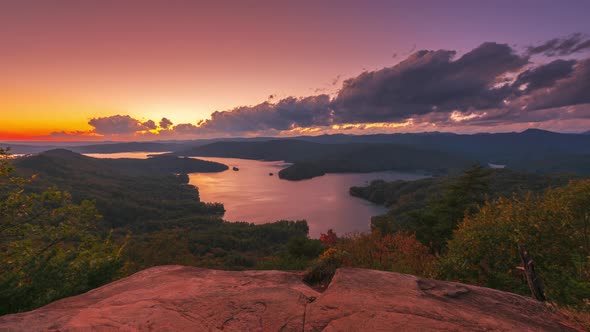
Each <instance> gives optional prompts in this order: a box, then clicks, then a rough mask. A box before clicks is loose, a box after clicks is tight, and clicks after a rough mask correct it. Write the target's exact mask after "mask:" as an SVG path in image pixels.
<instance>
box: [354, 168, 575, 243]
mask: <svg viewBox="0 0 590 332" xmlns="http://www.w3.org/2000/svg"><path fill="white" fill-rule="evenodd" d="M571 178H572V177H569V176H562V175H551V176H547V175H537V174H530V173H523V172H517V171H512V170H507V169H495V170H491V169H484V168H482V167H481V166H479V165H475V166H474V167H472V168H471V169H468V170H467V171H466V172H464V173H463V174H462V175H460V176H457V177H436V178H428V179H422V180H418V181H394V182H384V181H373V182H372V183H371V184H370V185H369V186H366V187H352V188H351V189H350V193H351V195H353V196H358V197H362V198H365V199H369V200H371V201H372V202H375V203H378V204H384V205H387V206H389V208H390V211H389V212H388V213H387V214H385V215H382V216H375V217H373V218H372V220H371V226H372V228H373V229H376V230H379V231H381V232H382V233H384V234H388V233H392V232H396V231H398V230H404V231H410V232H413V233H416V236H417V238H418V240H420V241H421V242H422V243H424V244H426V245H429V246H432V248H433V250H434V251H437V252H441V251H442V250H444V247H445V244H446V241H447V240H448V239H450V237H451V233H452V231H453V229H455V227H456V225H457V223H458V222H460V221H461V220H462V219H463V216H464V214H465V213H468V214H469V213H473V212H474V211H475V210H476V207H477V206H478V205H481V204H482V202H483V201H484V200H485V198H486V197H489V198H491V199H494V198H498V197H501V196H512V195H513V194H518V195H520V194H523V193H525V192H527V191H534V192H538V191H542V190H544V189H546V188H548V187H554V186H561V185H565V184H567V182H568V180H569V179H571Z"/></svg>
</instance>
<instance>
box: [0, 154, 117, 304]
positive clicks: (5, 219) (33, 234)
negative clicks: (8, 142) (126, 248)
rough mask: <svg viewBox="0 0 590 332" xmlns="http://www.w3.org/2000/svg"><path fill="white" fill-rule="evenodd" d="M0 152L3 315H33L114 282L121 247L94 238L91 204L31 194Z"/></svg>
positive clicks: (53, 192)
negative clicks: (34, 311) (61, 300)
mask: <svg viewBox="0 0 590 332" xmlns="http://www.w3.org/2000/svg"><path fill="white" fill-rule="evenodd" d="M9 157H10V155H9V153H8V151H7V150H4V149H2V148H0V185H2V187H1V188H2V189H1V190H0V248H1V249H0V314H6V313H11V312H18V311H23V310H30V309H33V308H36V307H39V306H42V305H44V304H47V303H49V302H51V301H54V300H56V299H59V298H62V297H66V296H71V295H75V294H79V293H81V292H84V291H87V290H89V289H92V288H95V287H98V286H100V285H103V284H105V283H107V282H110V281H112V280H113V278H115V277H116V276H117V274H118V271H119V268H120V265H121V261H120V253H121V250H122V248H123V247H122V246H117V245H115V244H114V243H113V242H112V241H111V239H110V236H106V237H101V236H99V235H97V234H96V233H95V230H96V226H97V225H98V224H99V222H100V215H99V214H98V212H97V210H96V208H95V207H94V205H93V203H92V202H90V201H83V202H82V203H81V204H74V203H73V202H72V198H71V196H70V194H68V193H67V192H63V191H60V190H58V189H56V188H50V189H47V190H46V191H44V192H42V193H30V192H27V191H26V190H25V184H26V183H27V182H30V181H34V180H35V177H34V176H33V177H32V178H31V179H23V178H19V177H16V176H13V172H12V167H11V166H10V161H9Z"/></svg>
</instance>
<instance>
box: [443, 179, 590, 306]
mask: <svg viewBox="0 0 590 332" xmlns="http://www.w3.org/2000/svg"><path fill="white" fill-rule="evenodd" d="M589 213H590V180H581V181H575V182H571V183H570V184H569V185H567V186H565V187H562V188H556V189H548V190H546V191H545V193H543V194H542V195H533V194H531V193H529V194H528V195H526V196H525V197H523V198H517V197H514V198H511V199H507V198H500V199H498V200H496V201H492V202H487V203H486V204H485V205H484V206H483V207H482V208H481V209H480V210H479V211H478V212H477V213H475V214H473V215H470V216H467V217H466V218H465V219H464V220H463V222H462V223H461V224H460V225H459V227H458V229H457V230H456V231H455V232H454V234H453V239H452V240H451V241H449V245H448V252H447V253H446V254H445V255H444V256H443V258H442V263H441V269H440V275H439V277H442V278H449V279H452V280H460V281H463V282H467V283H472V284H479V285H483V286H487V287H492V288H497V289H501V290H505V291H511V292H516V293H520V294H525V295H529V294H530V291H529V288H528V287H527V283H526V279H525V276H524V274H523V272H522V271H521V269H519V268H518V267H519V266H521V265H522V262H521V259H520V257H519V252H518V246H519V244H521V245H526V248H527V251H528V253H529V254H530V256H531V257H532V258H533V259H534V262H535V269H536V270H537V272H538V274H539V276H540V278H541V280H542V282H543V284H544V286H545V291H546V295H547V298H548V299H549V300H550V301H555V302H558V303H561V304H580V303H583V302H584V301H587V300H588V299H590V260H589V257H588V251H587V250H588V249H587V227H588V226H587V216H588V215H589Z"/></svg>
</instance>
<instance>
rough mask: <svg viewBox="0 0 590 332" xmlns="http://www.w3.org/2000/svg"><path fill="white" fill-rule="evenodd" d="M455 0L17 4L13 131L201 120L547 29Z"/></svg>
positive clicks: (5, 80)
mask: <svg viewBox="0 0 590 332" xmlns="http://www.w3.org/2000/svg"><path fill="white" fill-rule="evenodd" d="M443 9H444V10H448V12H447V13H446V14H445V15H443V16H442V17H441V16H440V11H441V10H443ZM450 9H452V8H448V7H439V5H437V4H436V2H431V3H428V2H422V3H421V2H420V1H419V2H415V3H414V2H409V3H407V4H398V3H392V2H388V1H375V2H374V3H373V4H371V5H367V3H365V2H361V1H356V2H354V1H350V2H349V1H325V2H323V1H322V2H321V4H319V3H317V2H316V1H302V2H297V3H292V4H276V2H271V1H260V2H254V3H252V2H246V1H236V2H231V5H229V4H227V3H224V5H201V4H198V2H195V1H176V0H173V1H141V2H126V1H111V0H107V1H96V2H85V1H64V0H62V1H29V0H22V1H14V2H12V3H7V2H3V3H2V4H0V73H1V75H0V116H1V124H0V139H3V140H9V139H14V138H15V137H20V138H31V139H33V138H35V137H37V138H40V139H47V138H46V137H45V138H44V136H47V135H49V134H50V133H51V132H55V131H88V130H90V129H91V127H90V126H89V125H88V121H89V120H90V119H91V118H95V117H103V116H109V115H115V114H123V115H130V116H132V117H133V118H135V119H138V120H140V121H145V120H148V119H152V120H154V121H158V120H159V119H161V118H162V117H167V118H169V119H171V120H172V121H173V122H174V123H175V124H178V123H193V124H194V123H197V121H199V120H201V119H206V118H208V117H209V115H210V114H211V113H212V112H213V111H221V110H228V109H232V108H234V107H236V106H240V105H253V104H258V103H260V102H263V101H265V100H267V98H268V96H269V95H276V96H277V98H282V97H286V96H298V97H301V96H308V95H314V94H318V93H332V94H333V93H335V92H336V91H337V90H338V87H340V85H341V82H342V79H343V78H348V77H353V76H355V75H358V74H359V73H360V72H362V71H363V70H365V69H370V70H372V69H379V68H382V67H385V66H391V65H393V64H395V63H397V62H399V61H400V60H401V59H402V58H403V57H405V56H407V55H408V54H409V53H410V52H412V51H414V50H415V49H416V48H417V47H418V48H428V49H438V48H447V49H455V50H458V51H459V52H464V51H466V50H469V49H471V48H473V47H474V46H476V45H478V44H479V43H481V41H482V40H491V39H498V38H500V39H502V38H504V39H510V40H508V41H521V40H522V41H523V40H531V38H537V39H538V38H540V36H541V35H542V36H543V38H544V36H545V34H544V32H543V31H540V32H539V34H538V35H536V34H531V33H526V34H523V36H522V38H521V40H515V38H514V36H511V35H510V34H509V30H510V29H509V27H505V24H504V25H502V26H500V27H496V29H492V27H494V25H495V22H498V20H502V19H503V18H501V17H502V16H500V13H498V15H497V16H496V17H491V18H478V19H469V20H470V21H469V22H464V23H465V24H464V25H461V24H458V23H457V22H459V19H460V18H463V20H466V18H465V16H464V13H455V12H454V10H450ZM524 9H526V8H523V10H524ZM478 10H480V11H481V12H482V13H486V12H487V13H490V9H489V8H485V7H484V6H482V8H479V9H478ZM574 12H575V11H574ZM441 20H444V21H445V22H439V21H441ZM437 23H445V24H442V25H437ZM561 23H562V24H561V29H563V30H564V31H577V30H576V29H578V30H579V28H580V26H576V25H575V23H572V22H565V23H564V22H561ZM515 24H516V23H515ZM564 24H565V26H563V25H564ZM434 26H437V28H433V27H434ZM466 26H469V29H466ZM556 26H559V25H554V26H552V28H555V27H556ZM510 27H512V26H510ZM556 33H558V32H556ZM448 37H452V38H448ZM519 38H520V37H519Z"/></svg>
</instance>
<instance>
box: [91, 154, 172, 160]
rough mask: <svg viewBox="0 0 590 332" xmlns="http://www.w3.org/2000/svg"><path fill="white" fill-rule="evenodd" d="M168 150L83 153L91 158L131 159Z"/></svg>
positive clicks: (143, 157) (144, 157)
mask: <svg viewBox="0 0 590 332" xmlns="http://www.w3.org/2000/svg"><path fill="white" fill-rule="evenodd" d="M164 153H168V152H117V153H84V155H85V156H88V157H92V158H106V159H118V158H133V159H147V158H148V157H149V156H150V155H153V156H155V155H158V154H164Z"/></svg>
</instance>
